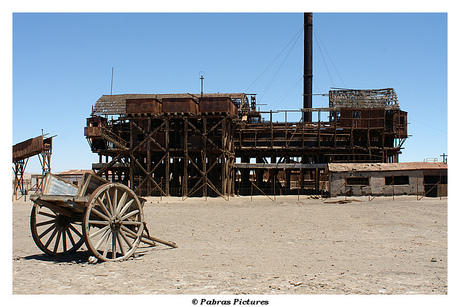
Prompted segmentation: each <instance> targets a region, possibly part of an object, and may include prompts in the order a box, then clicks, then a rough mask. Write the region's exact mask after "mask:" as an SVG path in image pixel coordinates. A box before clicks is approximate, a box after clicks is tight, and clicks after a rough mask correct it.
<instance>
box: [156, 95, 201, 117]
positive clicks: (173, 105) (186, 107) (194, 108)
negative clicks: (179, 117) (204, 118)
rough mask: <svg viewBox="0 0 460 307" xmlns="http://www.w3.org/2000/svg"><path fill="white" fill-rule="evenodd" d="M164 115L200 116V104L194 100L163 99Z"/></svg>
mask: <svg viewBox="0 0 460 307" xmlns="http://www.w3.org/2000/svg"><path fill="white" fill-rule="evenodd" d="M162 102H163V112H164V113H191V114H198V104H197V103H196V101H195V100H194V99H192V98H163V100H162Z"/></svg>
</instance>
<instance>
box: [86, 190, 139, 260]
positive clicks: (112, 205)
mask: <svg viewBox="0 0 460 307" xmlns="http://www.w3.org/2000/svg"><path fill="white" fill-rule="evenodd" d="M86 208H87V209H86V212H85V217H84V219H83V232H84V238H85V241H86V245H87V246H88V249H89V250H90V251H91V252H92V253H93V254H94V256H96V257H97V258H98V259H99V260H101V261H119V260H125V259H128V258H129V257H131V255H132V254H133V253H134V252H135V250H136V249H137V246H138V245H139V242H140V241H141V238H142V233H143V231H144V221H143V218H144V214H143V211H142V205H141V203H140V201H139V199H138V198H137V196H136V194H135V193H134V192H133V191H132V190H130V189H129V188H128V187H126V186H125V185H122V184H120V183H106V184H104V185H102V186H100V187H99V188H97V189H96V190H95V191H94V192H93V193H92V194H91V196H90V197H89V200H88V203H87V206H86Z"/></svg>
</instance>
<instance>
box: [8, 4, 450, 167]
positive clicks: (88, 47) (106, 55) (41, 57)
mask: <svg viewBox="0 0 460 307" xmlns="http://www.w3.org/2000/svg"><path fill="white" fill-rule="evenodd" d="M447 16H448V15H447V14H446V13H353V14H352V13H314V15H313V20H314V54H313V56H314V68H313V75H314V77H313V80H314V81H313V84H314V85H313V91H314V92H315V93H317V94H326V93H327V92H328V91H329V89H330V88H331V87H347V88H357V89H372V88H387V87H393V88H395V90H396V93H397V94H398V98H399V103H400V107H401V109H402V110H405V111H407V112H408V121H409V123H410V124H409V133H410V134H411V135H412V137H410V138H409V139H408V140H407V141H406V142H405V144H404V147H405V149H404V150H403V154H402V155H401V156H400V161H401V162H408V161H423V160H424V159H425V158H438V159H441V160H442V158H441V157H440V155H441V154H443V153H447V131H448V128H447V111H448V105H447V68H448V65H447ZM12 21H13V28H12V30H13V35H12V39H13V43H12V47H13V51H12V56H13V61H12V64H13V66H12V68H13V78H12V80H13V87H12V88H13V105H12V107H13V122H12V127H13V128H12V130H13V131H12V132H13V133H12V143H13V144H16V143H18V142H21V141H23V140H26V139H28V138H32V137H35V136H38V135H40V134H41V131H42V129H43V131H44V132H45V133H49V134H50V135H57V137H55V138H54V143H53V155H52V159H51V164H52V171H53V172H60V171H64V170H66V169H90V168H91V164H92V163H93V162H97V155H94V154H92V153H91V150H90V148H89V146H88V143H87V141H86V139H85V137H84V135H83V127H84V126H85V124H86V118H87V117H88V116H89V115H90V113H91V106H92V105H94V103H95V102H96V100H97V99H98V98H99V97H100V96H101V95H104V94H109V93H110V81H111V70H112V67H114V84H113V93H114V94H125V93H184V92H190V93H198V92H199V91H200V80H199V73H200V71H204V72H205V81H204V90H205V92H209V93H210V92H251V93H255V94H257V97H258V101H259V103H261V106H260V108H261V110H269V109H273V110H281V109H283V110H284V109H289V110H293V109H299V108H300V107H301V106H302V82H301V78H302V75H303V33H302V32H301V29H302V26H303V13H149V14H126V13H102V14H101V13H90V14H79V13H70V14H64V13H14V14H13V20H12ZM299 31H300V32H299ZM263 72H265V73H264V74H263V75H262V76H261V74H262V73H263ZM259 77H260V78H259ZM327 103H328V102H327V97H323V96H315V97H314V100H313V106H314V107H322V106H327ZM299 116H300V114H295V113H292V114H290V115H289V118H288V119H289V121H298V120H299V118H300V117H299ZM283 119H284V114H280V117H279V120H283ZM322 120H326V118H325V116H324V118H322ZM27 171H28V172H39V171H40V164H39V162H38V158H37V157H33V158H31V159H30V161H29V165H28V168H27Z"/></svg>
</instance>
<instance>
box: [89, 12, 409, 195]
mask: <svg viewBox="0 0 460 307" xmlns="http://www.w3.org/2000/svg"><path fill="white" fill-rule="evenodd" d="M304 18H305V36H304V37H305V46H304V50H305V54H304V94H303V97H304V104H303V108H300V109H299V110H296V112H298V113H299V121H298V122H288V121H287V114H286V120H285V122H278V121H276V122H275V121H274V120H273V114H274V113H279V111H259V110H258V108H257V104H256V95H255V94H248V93H224V94H223V93H215V94H212V93H203V92H202V93H201V94H189V93H182V94H125V95H104V96H102V97H101V98H100V99H99V100H98V101H97V102H96V104H95V105H94V106H93V109H92V112H91V117H89V118H87V125H86V127H85V132H84V133H85V136H86V138H87V140H88V142H89V144H90V147H91V150H92V151H93V152H94V153H97V154H98V155H99V162H98V163H95V164H93V170H94V171H95V172H96V173H97V174H98V175H100V176H103V177H105V178H106V179H108V180H111V181H115V182H122V183H124V184H126V185H128V186H129V187H130V188H131V189H133V190H134V191H135V192H136V193H137V194H139V195H176V196H183V197H189V196H217V195H219V196H224V197H226V196H228V195H233V194H249V193H253V192H257V191H258V192H261V193H266V192H269V191H271V190H273V191H274V190H275V189H276V190H278V191H280V193H283V194H291V193H295V194H297V193H302V194H305V193H319V192H320V190H323V189H324V182H325V181H326V180H327V176H326V174H325V173H326V169H327V165H328V163H335V162H354V163H359V162H367V163H393V162H399V160H398V156H399V154H400V153H401V149H402V145H403V143H404V141H405V140H406V138H407V137H408V135H407V112H405V111H402V110H400V108H399V104H398V99H397V96H396V93H395V91H394V90H393V89H392V88H385V89H371V90H354V89H353V90H351V89H337V90H331V91H330V92H329V106H328V107H326V108H313V107H312V95H313V92H312V77H313V69H312V67H313V63H312V61H313V59H312V22H313V20H312V14H311V13H306V14H305V17H304ZM201 79H202V78H201ZM283 112H288V111H283ZM322 114H326V116H327V119H325V120H322V119H321V115H322ZM323 116H324V115H323ZM316 118H317V120H316ZM251 191H252V192H251ZM258 192H257V193H258Z"/></svg>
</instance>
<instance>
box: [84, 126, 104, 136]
mask: <svg viewBox="0 0 460 307" xmlns="http://www.w3.org/2000/svg"><path fill="white" fill-rule="evenodd" d="M101 135H102V134H101V127H85V136H86V137H100V136H101Z"/></svg>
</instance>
